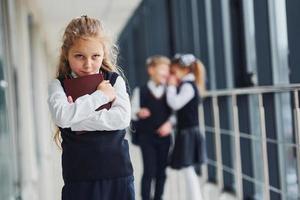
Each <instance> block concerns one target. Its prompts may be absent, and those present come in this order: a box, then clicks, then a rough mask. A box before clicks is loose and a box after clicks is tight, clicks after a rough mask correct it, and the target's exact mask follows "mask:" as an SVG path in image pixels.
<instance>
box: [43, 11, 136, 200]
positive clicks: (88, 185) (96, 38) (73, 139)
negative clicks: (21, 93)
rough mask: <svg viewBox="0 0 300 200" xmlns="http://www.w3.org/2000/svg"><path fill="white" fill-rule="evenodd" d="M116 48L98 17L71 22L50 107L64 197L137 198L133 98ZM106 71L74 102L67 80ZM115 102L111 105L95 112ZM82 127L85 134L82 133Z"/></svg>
mask: <svg viewBox="0 0 300 200" xmlns="http://www.w3.org/2000/svg"><path fill="white" fill-rule="evenodd" d="M116 58H117V51H115V47H114V45H113V44H112V43H111V41H110V40H109V38H108V36H107V35H106V33H105V31H104V29H103V27H102V24H101V22H100V21H99V20H97V19H93V18H90V17H87V16H82V17H80V18H75V19H73V20H71V22H70V23H69V24H68V25H67V27H66V29H65V32H64V35H63V42H62V46H61V54H60V58H59V64H58V70H57V75H56V79H54V80H53V81H52V82H51V83H50V85H49V99H48V104H49V109H50V112H51V115H52V118H53V120H54V122H55V124H56V125H57V126H58V127H59V131H58V132H57V134H56V136H55V137H56V138H61V147H62V171H63V179H64V183H65V184H64V186H63V189H62V200H83V199H84V200H85V199H86V200H133V199H134V186H133V170H132V166H131V161H130V157H129V153H128V143H127V141H126V140H125V139H124V136H125V128H126V127H128V125H129V123H130V113H131V110H130V102H129V96H128V94H127V92H126V86H125V82H124V80H123V78H122V77H121V76H120V75H119V73H118V68H117V65H116ZM97 73H102V74H103V76H104V78H105V80H104V81H102V82H101V83H100V84H99V85H98V87H97V90H96V91H95V92H94V93H92V94H90V95H84V96H81V97H79V98H78V99H76V101H73V99H72V97H71V96H68V97H67V96H66V94H65V92H64V86H63V80H64V79H65V78H76V77H82V76H87V75H91V74H97ZM109 102H112V106H111V108H110V109H109V110H107V109H103V110H100V111H95V110H96V109H97V108H98V107H99V106H101V105H104V104H107V103H109ZM78 132H81V133H82V132H83V134H77V133H78Z"/></svg>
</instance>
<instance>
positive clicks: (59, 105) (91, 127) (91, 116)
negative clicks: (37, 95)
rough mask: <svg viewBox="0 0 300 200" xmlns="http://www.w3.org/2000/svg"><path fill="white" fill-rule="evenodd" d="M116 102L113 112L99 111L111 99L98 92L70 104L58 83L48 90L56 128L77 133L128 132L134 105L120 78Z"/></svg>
mask: <svg viewBox="0 0 300 200" xmlns="http://www.w3.org/2000/svg"><path fill="white" fill-rule="evenodd" d="M113 87H114V88H115V90H116V99H115V101H114V102H113V103H112V107H111V108H110V109H109V110H106V109H103V110H100V111H95V110H96V109H97V108H98V107H99V106H101V105H104V104H106V103H108V102H109V98H108V97H107V96H106V95H105V94H104V93H103V92H101V91H99V90H97V91H95V92H94V93H92V94H91V95H84V96H82V97H79V98H78V99H76V101H75V102H74V103H69V102H68V100H67V96H66V94H65V92H64V89H63V87H62V86H61V83H60V81H59V80H58V79H55V80H53V81H52V82H51V83H50V84H49V87H48V95H49V97H48V105H49V109H50V113H51V115H52V118H53V120H54V122H55V124H56V125H57V126H59V127H61V128H71V129H72V130H73V131H83V130H84V131H96V130H98V131H104V130H106V131H111V130H121V129H125V128H127V127H128V126H129V124H130V113H131V107H130V101H129V96H128V93H127V91H126V85H125V81H124V80H123V78H122V77H121V76H118V78H117V80H116V83H115V84H114V86H113Z"/></svg>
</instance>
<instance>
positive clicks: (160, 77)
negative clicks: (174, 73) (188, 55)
mask: <svg viewBox="0 0 300 200" xmlns="http://www.w3.org/2000/svg"><path fill="white" fill-rule="evenodd" d="M169 72H170V67H169V65H167V64H157V65H156V66H150V67H149V68H148V73H149V75H150V77H151V79H152V80H153V81H154V82H155V83H157V84H166V83H167V80H168V77H169Z"/></svg>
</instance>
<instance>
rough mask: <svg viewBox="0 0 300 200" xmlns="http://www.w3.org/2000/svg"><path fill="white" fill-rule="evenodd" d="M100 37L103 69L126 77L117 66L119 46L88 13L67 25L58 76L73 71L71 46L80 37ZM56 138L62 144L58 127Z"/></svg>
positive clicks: (98, 21)
mask: <svg viewBox="0 0 300 200" xmlns="http://www.w3.org/2000/svg"><path fill="white" fill-rule="evenodd" d="M91 37H92V38H98V39H99V42H101V44H102V45H103V50H104V56H103V61H102V66H101V69H104V70H106V71H111V72H117V73H118V74H120V75H121V76H122V77H124V74H123V71H122V70H121V69H120V68H119V67H118V66H117V57H118V53H119V49H118V47H117V46H116V45H115V44H113V42H112V39H111V38H110V37H109V36H108V34H107V33H106V31H105V30H104V28H103V25H102V23H101V22H100V20H98V19H94V18H90V17H88V16H86V15H84V16H81V17H78V18H75V19H73V20H71V22H70V23H69V24H68V25H67V27H66V29H65V32H64V35H63V41H62V46H61V52H60V56H59V62H58V67H57V72H56V78H59V77H65V76H67V75H69V74H70V73H71V68H70V65H69V62H68V53H69V50H70V48H71V47H72V46H73V45H74V43H75V42H76V41H77V40H78V39H88V38H91ZM54 140H55V142H56V143H57V144H58V146H60V144H61V136H60V130H59V129H58V128H57V130H56V132H55V135H54Z"/></svg>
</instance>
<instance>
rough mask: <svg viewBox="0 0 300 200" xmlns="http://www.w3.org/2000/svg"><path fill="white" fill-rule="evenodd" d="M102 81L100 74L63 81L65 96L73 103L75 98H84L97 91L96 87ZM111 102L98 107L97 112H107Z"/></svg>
mask: <svg viewBox="0 0 300 200" xmlns="http://www.w3.org/2000/svg"><path fill="white" fill-rule="evenodd" d="M103 80H104V78H103V75H102V74H100V73H99V74H92V75H87V76H82V77H78V78H71V79H65V80H64V89H65V92H66V95H67V96H71V97H72V99H73V101H74V102H75V101H76V99H77V98H79V97H81V96H84V95H86V94H92V93H93V92H95V91H96V90H97V86H98V85H99V84H100V83H101V82H102V81H103ZM111 104H112V103H111V102H109V103H107V104H105V105H102V106H100V107H99V108H97V109H96V111H99V110H101V109H107V110H109V109H110V107H111Z"/></svg>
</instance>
